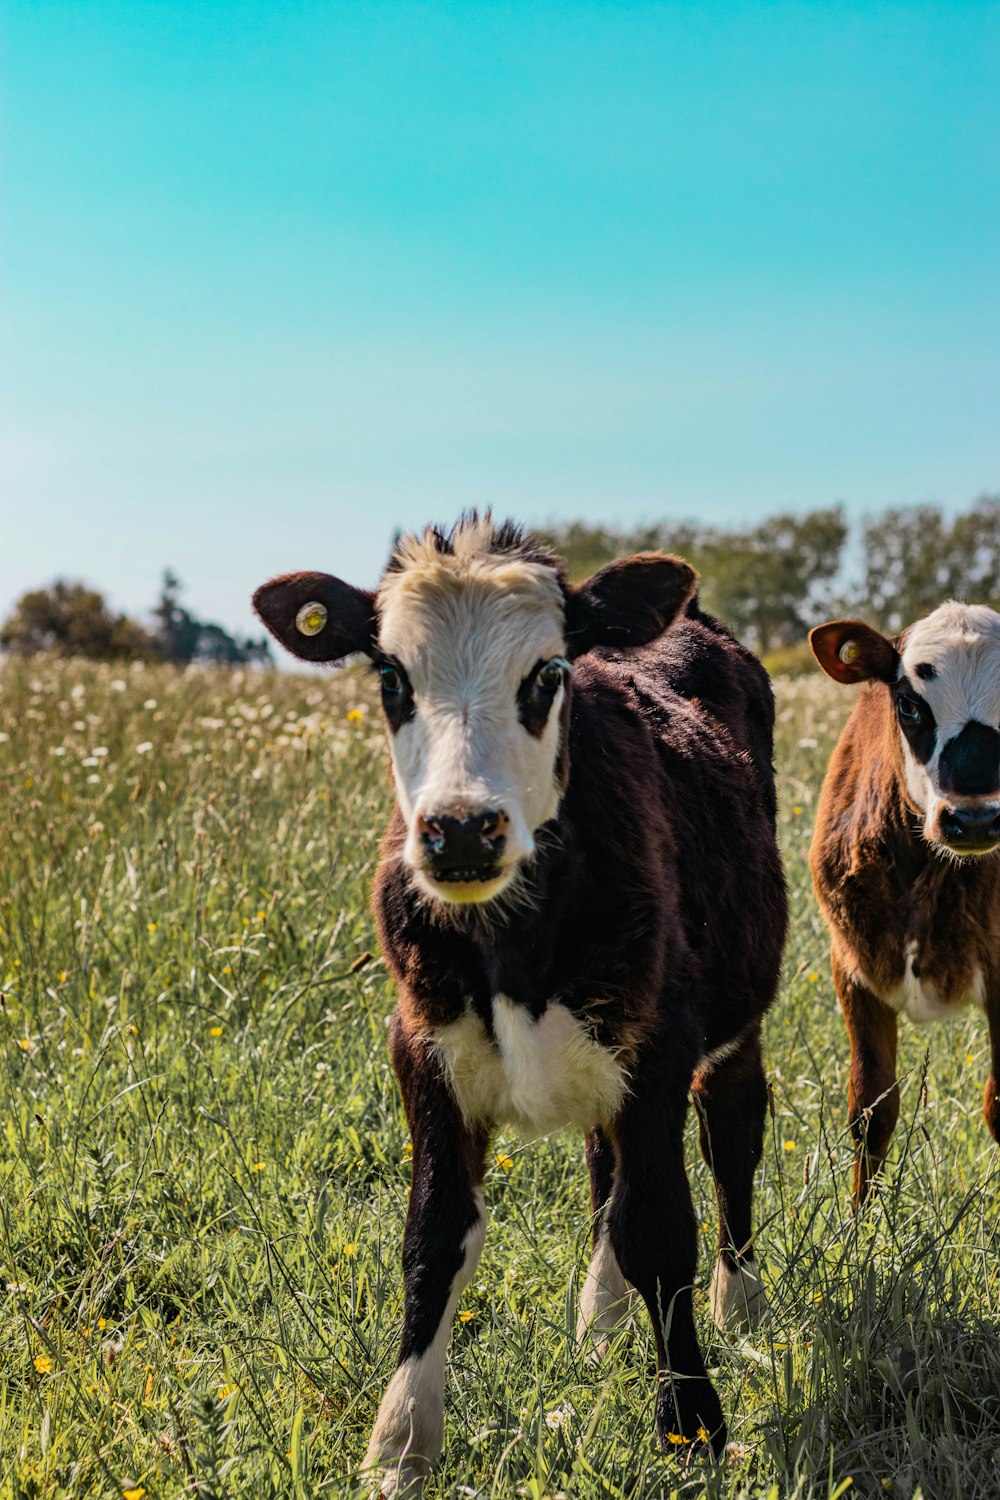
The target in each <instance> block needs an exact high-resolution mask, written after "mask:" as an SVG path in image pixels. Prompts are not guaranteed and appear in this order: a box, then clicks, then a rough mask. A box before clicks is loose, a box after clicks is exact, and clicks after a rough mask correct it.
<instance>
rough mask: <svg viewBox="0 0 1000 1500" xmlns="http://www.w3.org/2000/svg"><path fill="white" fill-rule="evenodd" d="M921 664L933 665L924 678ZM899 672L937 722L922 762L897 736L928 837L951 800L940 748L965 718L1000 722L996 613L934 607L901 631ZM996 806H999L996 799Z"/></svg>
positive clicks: (977, 607) (999, 618) (973, 607)
mask: <svg viewBox="0 0 1000 1500" xmlns="http://www.w3.org/2000/svg"><path fill="white" fill-rule="evenodd" d="M921 662H929V663H930V665H931V666H933V668H934V674H935V675H934V676H933V678H931V679H930V680H929V681H926V680H924V679H923V678H922V677H920V675H919V674H918V672H917V667H918V665H919V664H920V663H921ZM899 676H900V677H903V676H905V677H908V678H909V680H910V682H911V683H912V684H913V687H914V688H915V690H916V691H917V692H918V693H920V695H921V696H922V697H923V698H925V699H926V700H927V704H928V706H929V707H930V710H931V712H932V713H933V715H934V720H935V723H936V724H937V736H936V740H935V745H934V753H933V755H932V756H931V758H930V760H929V761H928V762H927V764H926V765H922V764H921V763H920V762H919V761H918V760H917V758H916V756H915V755H914V754H913V751H912V750H911V749H910V747H909V745H908V744H907V742H906V739H905V737H903V736H901V738H902V744H903V760H904V766H905V772H906V786H907V790H908V791H909V793H910V796H911V797H912V798H913V801H914V802H915V803H916V805H917V807H919V808H920V810H921V812H922V813H923V816H924V822H925V829H926V831H927V835H928V837H929V838H931V839H932V840H933V839H935V837H936V835H935V829H936V827H937V820H938V818H939V817H940V815H941V813H942V811H943V810H944V808H945V807H947V806H948V805H949V804H950V800H951V799H950V798H949V796H948V794H947V793H942V791H941V786H940V770H939V767H940V760H941V752H942V750H943V749H944V747H945V746H946V745H947V744H948V741H949V740H951V739H954V737H955V735H957V734H960V733H961V731H962V730H963V729H964V728H965V726H966V724H968V722H969V721H970V719H975V720H976V721H977V722H979V723H980V724H987V725H989V726H991V727H992V728H994V729H995V728H997V727H998V726H1000V614H997V612H996V611H995V610H992V609H989V608H987V606H986V605H985V604H959V603H956V602H955V601H954V600H949V601H948V602H947V603H946V604H941V605H939V606H938V608H937V609H935V610H934V611H933V612H932V613H931V614H929V615H927V617H926V618H925V619H923V620H918V621H917V623H916V624H915V625H912V626H911V627H910V628H909V630H908V631H907V632H906V636H905V639H904V642H903V652H902V658H901V661H900V667H899ZM977 801H980V799H977ZM981 805H984V806H989V805H991V804H989V803H982V804H981ZM996 807H997V808H998V809H1000V801H997V803H996Z"/></svg>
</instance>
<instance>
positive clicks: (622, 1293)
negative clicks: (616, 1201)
mask: <svg viewBox="0 0 1000 1500" xmlns="http://www.w3.org/2000/svg"><path fill="white" fill-rule="evenodd" d="M631 1308H632V1289H631V1287H630V1286H629V1284H628V1282H627V1281H626V1280H625V1277H624V1276H623V1275H622V1270H621V1266H620V1265H619V1264H618V1257H617V1256H616V1255H615V1252H614V1250H613V1249H612V1247H611V1240H610V1238H609V1236H608V1233H607V1230H602V1232H601V1234H600V1236H599V1238H598V1241H597V1244H596V1245H595V1247H594V1253H593V1255H592V1256H591V1260H590V1265H589V1266H588V1268H587V1276H586V1279H585V1281H584V1283H583V1287H582V1290H581V1292H580V1316H579V1318H578V1319H577V1324H576V1338H577V1343H580V1344H583V1343H589V1345H590V1351H589V1356H588V1357H589V1358H591V1359H594V1358H600V1356H601V1355H602V1354H603V1353H604V1351H605V1350H606V1348H607V1346H608V1342H609V1340H610V1338H611V1336H612V1334H613V1333H614V1332H615V1329H616V1328H618V1326H619V1325H620V1324H621V1323H622V1322H623V1321H624V1320H625V1319H626V1318H627V1317H628V1316H629V1313H630V1311H631Z"/></svg>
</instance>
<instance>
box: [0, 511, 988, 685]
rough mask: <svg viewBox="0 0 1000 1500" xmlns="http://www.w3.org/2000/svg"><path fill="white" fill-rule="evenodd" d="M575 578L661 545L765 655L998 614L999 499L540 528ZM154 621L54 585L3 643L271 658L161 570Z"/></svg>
mask: <svg viewBox="0 0 1000 1500" xmlns="http://www.w3.org/2000/svg"><path fill="white" fill-rule="evenodd" d="M540 535H541V536H542V538H543V540H545V541H547V542H548V543H549V545H550V546H552V547H553V548H554V549H555V550H556V551H557V552H558V553H559V554H560V555H561V556H562V557H564V558H565V560H566V564H567V568H568V570H569V575H570V577H571V578H572V579H574V580H579V579H581V578H585V577H586V576H587V575H588V574H589V573H592V572H594V571H595V569H597V568H599V567H602V566H603V565H604V564H605V563H607V562H611V561H612V560H613V559H614V558H616V557H622V556H624V555H626V554H627V553H630V552H646V551H653V550H656V549H662V550H664V551H667V552H676V553H678V554H679V555H680V556H682V557H686V558H687V559H688V561H689V562H691V563H693V564H694V566H695V567H696V568H697V569H698V572H699V573H700V575H701V585H700V592H701V600H702V603H703V605H704V607H705V608H706V609H708V610H710V611H711V612H712V613H713V614H716V615H718V616H719V618H720V619H722V620H724V621H725V622H726V624H728V625H730V626H731V627H732V628H733V630H735V632H736V634H737V635H738V636H740V638H741V639H743V640H745V641H747V642H748V644H750V645H752V646H754V647H755V648H756V649H757V650H758V651H759V652H760V653H761V655H766V654H769V653H771V652H774V651H777V650H780V649H782V648H784V647H789V646H795V645H797V644H798V643H799V642H801V641H802V639H803V638H804V636H805V634H806V632H807V631H808V629H809V627H810V626H812V625H815V624H817V623H818V622H819V621H821V620H825V619H829V618H831V617H832V616H834V615H860V616H862V617H863V618H864V619H866V620H868V621H869V622H870V623H871V624H873V625H877V626H879V627H880V628H881V629H883V630H885V631H888V632H895V631H898V630H900V629H901V628H902V627H903V626H904V625H906V624H907V623H908V622H910V621H912V620H916V619H919V617H920V616H921V615H923V614H926V613H927V612H928V611H929V610H931V609H933V608H934V607H935V605H937V604H939V603H940V602H941V600H942V599H948V598H954V599H965V600H968V601H970V602H974V603H979V604H990V605H992V606H993V608H994V609H1000V496H984V497H983V498H982V499H980V500H978V501H976V502H975V504H973V505H972V506H970V507H969V509H968V510H965V511H962V512H961V513H960V514H958V515H954V516H947V515H946V514H945V513H944V512H943V511H942V510H941V509H940V508H939V507H937V506H934V505H920V506H913V507H905V508H903V507H900V508H894V509H889V510H885V511H883V512H881V514H879V515H876V516H872V517H869V519H867V520H866V521H864V522H862V523H861V524H860V525H859V526H857V527H855V528H852V527H851V525H850V524H849V522H848V520H847V516H846V515H845V512H844V510H843V507H842V506H839V505H833V506H829V507H827V508H825V509H819V510H811V511H805V512H803V513H799V514H793V513H785V514H780V515H774V516H768V517H767V518H766V519H765V520H763V521H760V522H759V523H757V524H756V525H753V526H748V527H746V528H742V529H741V528H727V527H721V526H712V525H708V524H702V523H700V522H696V521H664V522H662V523H654V524H651V525H647V526H640V527H634V528H632V529H621V528H616V527H614V526H602V525H591V524H589V523H587V522H584V521H571V522H568V523H566V524H565V525H561V526H555V527H550V528H548V529H547V530H545V531H542V532H541V533H540ZM152 621H153V623H152V625H151V626H148V627H147V626H144V625H142V624H140V623H139V622H138V621H136V620H133V619H130V618H129V617H128V616H126V615H122V614H114V613H113V612H112V611H111V610H110V609H109V608H108V606H107V604H106V602H105V600H104V598H103V597H102V595H101V594H100V593H98V592H97V591H96V590H95V589H90V588H88V587H87V586H86V585H85V584H81V583H67V582H65V581H60V582H57V583H55V584H53V585H52V586H51V587H49V588H45V589H36V590H33V591H32V592H30V593H27V594H25V595H23V597H22V598H21V599H20V600H19V601H18V603H17V604H16V606H15V608H14V610H13V613H12V614H11V615H10V617H9V618H8V619H7V621H6V622H5V624H4V625H3V626H2V627H0V649H3V650H6V651H11V652H17V653H20V654H29V653H32V652H35V651H59V652H62V653H63V654H66V655H69V654H75V655H81V656H91V657H96V658H98V659H101V660H115V659H118V660H121V659H129V658H143V657H145V658H147V659H159V660H163V661H171V662H179V663H184V662H191V661H203V662H216V663H220V664H223V665H227V666H242V665H246V664H251V663H259V664H263V665H266V664H269V663H270V662H271V652H270V648H269V645H268V642H267V638H266V636H261V637H260V638H258V639H254V638H253V637H251V636H245V637H239V636H234V635H230V633H229V632H228V631H226V630H224V629H223V628H222V626H221V625H215V624H212V623H210V622H208V621H204V620H199V619H197V618H196V616H194V615H193V614H192V613H191V612H190V611H189V610H188V609H187V608H186V607H185V606H184V605H183V604H182V603H181V584H180V581H179V580H178V579H177V577H176V576H175V575H174V574H173V573H172V572H170V571H169V570H168V571H167V572H166V573H164V575H163V582H162V585H161V588H160V593H159V597H158V599H157V601H156V604H155V605H154V607H153V610H152Z"/></svg>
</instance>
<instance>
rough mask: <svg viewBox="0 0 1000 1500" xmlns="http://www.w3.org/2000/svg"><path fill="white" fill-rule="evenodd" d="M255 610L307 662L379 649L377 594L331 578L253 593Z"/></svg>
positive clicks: (277, 584) (294, 579)
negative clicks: (376, 641)
mask: <svg viewBox="0 0 1000 1500" xmlns="http://www.w3.org/2000/svg"><path fill="white" fill-rule="evenodd" d="M253 607H254V609H255V610H256V611H257V613H258V615H260V618H261V619H262V620H263V621H264V624H265V625H266V626H267V628H268V630H269V631H270V632H271V634H272V635H273V636H276V637H277V639H278V640H279V641H280V642H281V644H282V645H283V646H285V647H287V649H288V650H289V651H291V652H292V654H293V655H294V656H301V657H302V658H303V660H304V661H340V660H342V658H343V657H345V656H353V655H354V654H355V653H356V652H358V651H364V652H366V653H367V654H369V655H370V654H371V652H372V649H373V648H374V645H375V636H376V632H377V629H378V626H377V622H376V619H375V595H374V594H370V593H368V592H366V591H365V590H364V589H356V588H352V587H351V585H350V584H349V583H344V582H343V581H342V580H341V579H339V578H332V577H331V576H330V574H329V573H286V574H284V576H283V577H281V578H272V579H271V581H270V583H265V584H262V585H261V587H260V588H259V589H258V590H257V592H256V593H255V594H254V596H253Z"/></svg>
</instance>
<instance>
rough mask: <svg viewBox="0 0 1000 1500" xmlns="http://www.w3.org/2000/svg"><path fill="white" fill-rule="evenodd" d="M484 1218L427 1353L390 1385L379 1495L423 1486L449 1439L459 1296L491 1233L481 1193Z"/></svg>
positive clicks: (377, 1449)
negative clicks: (449, 1359)
mask: <svg viewBox="0 0 1000 1500" xmlns="http://www.w3.org/2000/svg"><path fill="white" fill-rule="evenodd" d="M477 1199H478V1207H479V1217H478V1218H477V1220H476V1222H475V1223H474V1224H473V1225H472V1228H471V1229H470V1230H469V1232H468V1234H467V1235H466V1237H465V1240H464V1241H463V1244H462V1252H463V1256H464V1259H463V1262H462V1267H461V1270H460V1271H459V1272H458V1275H457V1276H456V1277H455V1279H454V1281H453V1282H452V1284H451V1291H450V1292H449V1294H448V1305H447V1306H446V1308H445V1311H444V1316H443V1317H442V1319H441V1322H440V1323H439V1324H438V1329H437V1332H436V1333H435V1335H434V1338H433V1340H432V1341H431V1343H430V1344H429V1346H428V1347H427V1348H426V1349H425V1350H424V1352H423V1354H418V1355H415V1356H413V1357H411V1358H410V1359H407V1360H405V1361H404V1362H403V1363H402V1364H401V1365H400V1366H399V1368H398V1369H397V1370H396V1373H395V1374H394V1375H393V1377H392V1379H391V1380H390V1381H389V1384H388V1386H387V1387H386V1390H385V1395H384V1396H383V1397H382V1400H381V1402H380V1403H379V1409H378V1416H377V1417H376V1418H375V1426H374V1427H373V1429H372V1435H371V1439H370V1441H369V1443H368V1451H367V1453H366V1454H365V1458H364V1467H365V1468H366V1469H370V1468H375V1467H376V1466H377V1467H378V1470H379V1472H378V1474H377V1476H376V1479H375V1482H376V1489H375V1493H376V1494H379V1493H381V1494H383V1495H385V1496H386V1500H389V1497H390V1496H393V1495H397V1494H402V1493H404V1491H405V1490H407V1489H411V1490H414V1491H416V1490H417V1489H419V1488H420V1487H421V1486H422V1484H423V1481H424V1479H425V1478H426V1477H427V1475H428V1474H429V1473H430V1471H431V1467H432V1465H433V1463H434V1461H435V1459H436V1458H437V1456H438V1454H439V1453H440V1452H441V1444H442V1442H443V1439H444V1367H445V1358H446V1355H447V1352H448V1340H449V1338H450V1337H451V1325H452V1320H453V1319H454V1316H455V1309H456V1308H457V1307H458V1302H459V1298H460V1297H461V1295H462V1293H463V1291H464V1290H465V1288H466V1287H467V1286H468V1284H469V1282H470V1281H471V1279H472V1277H473V1275H474V1273H475V1269H476V1266H477V1265H478V1263H479V1257H480V1255H481V1254H482V1249H483V1240H484V1239H485V1237H486V1207H485V1204H484V1202H483V1197H482V1194H481V1193H479V1192H477Z"/></svg>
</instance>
